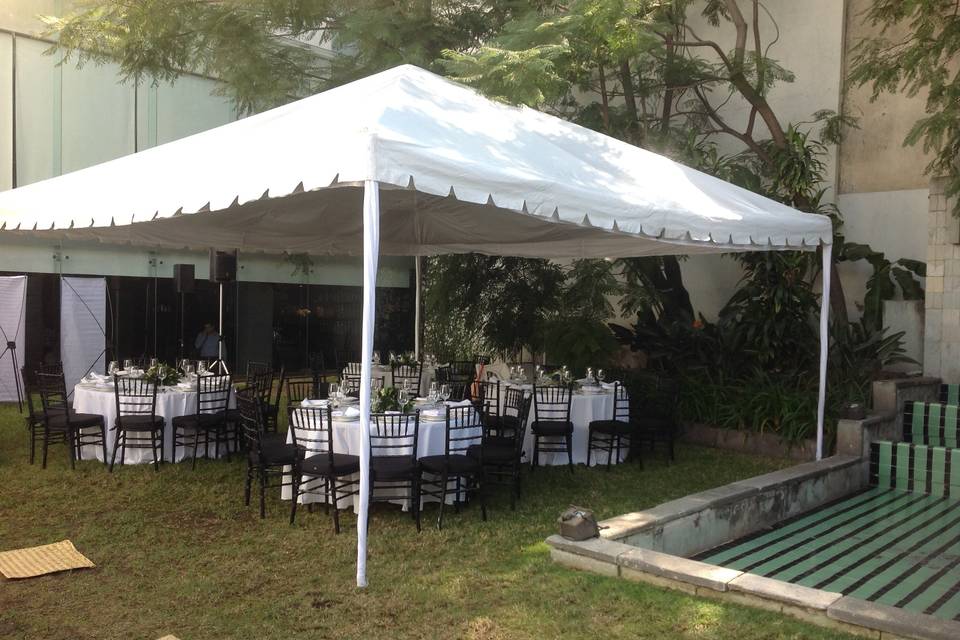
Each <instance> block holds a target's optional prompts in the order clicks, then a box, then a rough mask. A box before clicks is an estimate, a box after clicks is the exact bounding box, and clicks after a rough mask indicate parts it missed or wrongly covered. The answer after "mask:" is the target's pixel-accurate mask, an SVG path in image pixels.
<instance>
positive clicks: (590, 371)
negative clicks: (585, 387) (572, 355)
mask: <svg viewBox="0 0 960 640" xmlns="http://www.w3.org/2000/svg"><path fill="white" fill-rule="evenodd" d="M584 377H585V378H586V380H587V384H590V383H591V382H593V367H587V375H586V376H584Z"/></svg>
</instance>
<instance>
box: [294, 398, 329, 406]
mask: <svg viewBox="0 0 960 640" xmlns="http://www.w3.org/2000/svg"><path fill="white" fill-rule="evenodd" d="M328 402H329V401H328V400H319V399H311V398H305V399H304V400H303V401H301V402H300V406H301V407H325V406H327V403H328Z"/></svg>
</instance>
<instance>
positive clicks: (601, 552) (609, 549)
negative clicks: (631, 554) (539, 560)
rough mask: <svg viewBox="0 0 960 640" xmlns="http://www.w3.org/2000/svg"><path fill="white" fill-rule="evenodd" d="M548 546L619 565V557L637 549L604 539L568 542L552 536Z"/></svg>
mask: <svg viewBox="0 0 960 640" xmlns="http://www.w3.org/2000/svg"><path fill="white" fill-rule="evenodd" d="M546 542H547V544H548V545H549V546H550V547H552V548H553V549H558V550H560V551H566V552H567V553H575V554H577V555H580V556H585V557H587V558H592V559H594V560H600V561H601V562H609V563H610V564H617V557H618V556H620V554H623V553H626V552H627V551H631V550H632V549H634V548H635V547H631V546H630V545H628V544H623V543H622V542H617V541H615V540H606V539H604V538H592V539H590V540H580V541H575V540H567V539H566V538H564V537H563V536H559V535H552V536H550V537H549V538H547V540H546Z"/></svg>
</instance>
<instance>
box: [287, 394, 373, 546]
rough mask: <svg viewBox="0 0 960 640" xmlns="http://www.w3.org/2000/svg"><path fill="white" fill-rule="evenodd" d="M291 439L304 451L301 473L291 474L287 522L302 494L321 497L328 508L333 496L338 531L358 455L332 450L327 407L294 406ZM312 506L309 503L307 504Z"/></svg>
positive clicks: (352, 491) (353, 489) (351, 489)
mask: <svg viewBox="0 0 960 640" xmlns="http://www.w3.org/2000/svg"><path fill="white" fill-rule="evenodd" d="M290 432H291V433H292V434H293V441H294V443H295V444H296V445H297V447H298V448H299V449H301V450H302V451H303V456H304V458H303V460H302V461H301V463H300V473H299V474H297V475H294V476H293V503H292V504H291V505H290V524H293V522H294V520H295V519H296V517H297V503H298V502H299V501H300V499H301V498H302V497H303V496H307V495H319V496H322V497H323V501H324V508H325V510H326V511H328V512H329V510H330V501H331V498H332V500H333V530H334V533H340V506H339V501H340V498H342V497H350V496H353V495H356V494H357V491H358V483H359V480H358V479H357V478H350V476H352V475H354V474H358V473H360V458H359V457H358V456H354V455H349V454H346V453H336V452H335V451H334V444H333V443H334V438H333V420H332V418H331V413H330V407H329V406H327V407H296V408H294V410H293V412H292V413H291V416H290ZM310 506H312V504H311V505H310Z"/></svg>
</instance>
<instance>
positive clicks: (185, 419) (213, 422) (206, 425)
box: [173, 413, 226, 431]
mask: <svg viewBox="0 0 960 640" xmlns="http://www.w3.org/2000/svg"><path fill="white" fill-rule="evenodd" d="M225 419H226V416H225V414H223V413H201V414H200V415H199V416H198V415H197V414H195V413H190V414H187V415H185V416H177V417H176V418H174V419H173V428H174V429H179V430H181V431H193V430H194V429H197V428H198V427H199V428H200V429H201V430H204V429H213V428H215V427H216V426H217V425H220V424H223V422H224V421H225Z"/></svg>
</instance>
